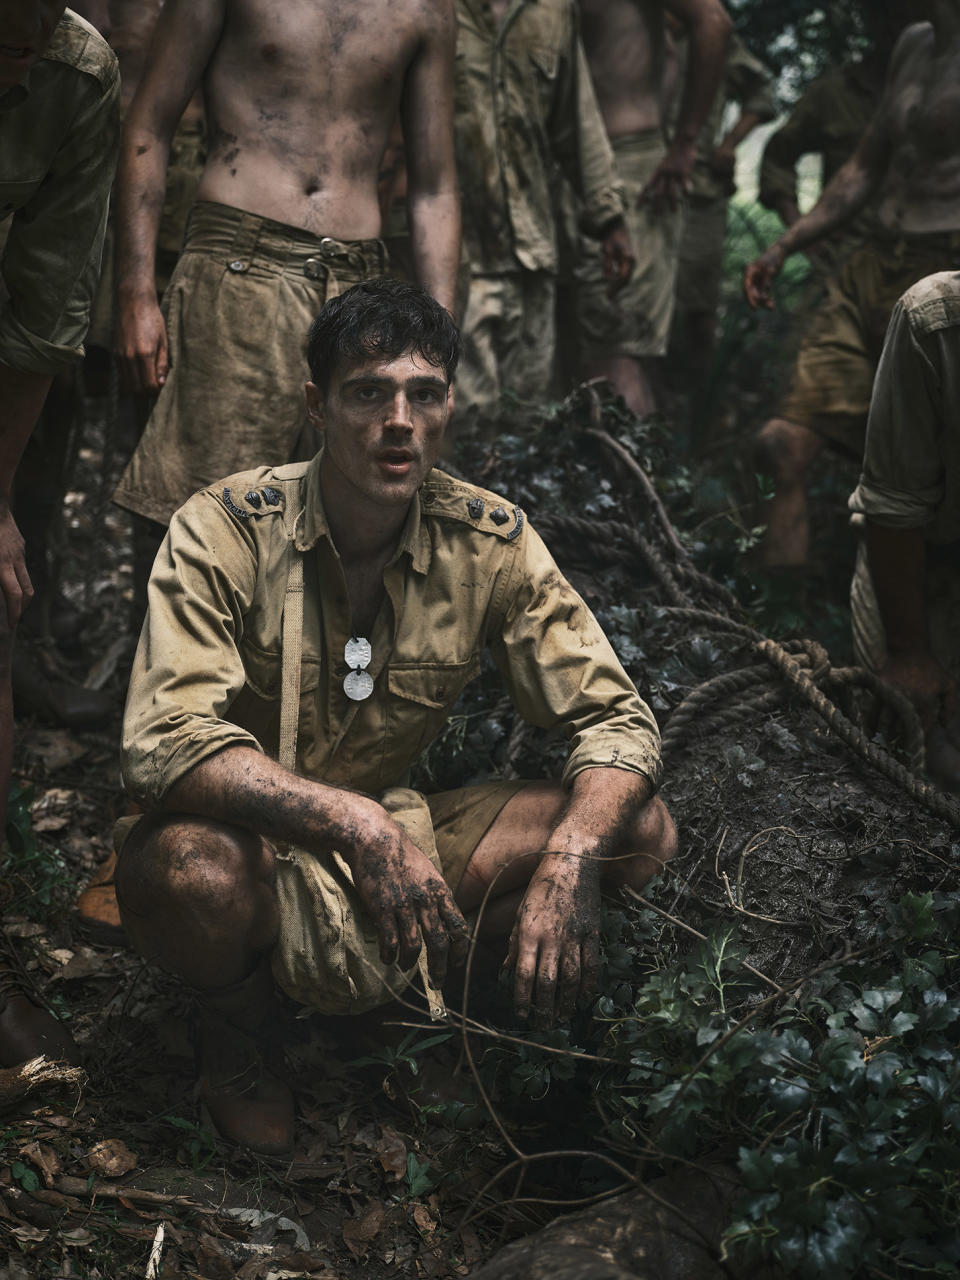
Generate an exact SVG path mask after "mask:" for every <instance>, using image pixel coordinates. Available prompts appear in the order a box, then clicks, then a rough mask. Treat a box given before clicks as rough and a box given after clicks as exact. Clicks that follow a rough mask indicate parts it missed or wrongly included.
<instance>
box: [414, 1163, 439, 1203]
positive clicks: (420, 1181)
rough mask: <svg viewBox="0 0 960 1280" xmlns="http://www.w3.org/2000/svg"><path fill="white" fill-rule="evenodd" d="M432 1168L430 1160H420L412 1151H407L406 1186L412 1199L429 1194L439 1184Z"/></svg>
mask: <svg viewBox="0 0 960 1280" xmlns="http://www.w3.org/2000/svg"><path fill="white" fill-rule="evenodd" d="M431 1169H432V1165H431V1163H430V1161H429V1160H418V1159H417V1157H416V1156H415V1155H414V1154H413V1152H412V1151H408V1152H407V1174H406V1187H407V1195H408V1196H409V1197H410V1199H411V1200H418V1199H419V1198H420V1197H421V1196H425V1195H427V1194H428V1193H429V1192H431V1191H432V1190H433V1189H434V1187H435V1186H436V1185H437V1182H436V1179H435V1178H434V1176H433V1174H432V1173H431Z"/></svg>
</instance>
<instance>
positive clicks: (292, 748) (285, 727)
mask: <svg viewBox="0 0 960 1280" xmlns="http://www.w3.org/2000/svg"><path fill="white" fill-rule="evenodd" d="M284 487H285V489H286V490H287V492H286V499H287V501H286V504H285V507H284V513H283V522H284V529H285V531H286V534H287V538H288V539H289V560H288V567H287V591H286V595H285V596H284V598H283V620H282V624H281V636H282V639H281V645H282V656H281V660H280V663H281V665H280V751H279V760H280V764H281V765H282V766H283V768H284V769H289V770H290V771H291V773H292V772H293V771H294V770H295V769H296V767H297V729H298V724H299V719H300V663H301V660H302V658H303V558H304V557H303V552H302V551H300V550H299V549H298V547H297V543H296V538H295V537H294V529H295V527H296V521H297V515H298V514H299V512H298V506H299V496H300V495H299V488H300V486H299V484H295V485H285V486H284ZM291 490H293V493H291ZM294 495H295V496H296V499H297V501H294V502H291V501H290V499H291V497H294Z"/></svg>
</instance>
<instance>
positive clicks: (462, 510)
mask: <svg viewBox="0 0 960 1280" xmlns="http://www.w3.org/2000/svg"><path fill="white" fill-rule="evenodd" d="M291 502H292V503H293V504H295V506H294V508H293V511H292V512H291V513H290V514H289V515H287V516H285V510H286V508H287V504H288V503H291ZM292 516H295V517H296V524H295V545H296V547H297V548H298V549H299V551H301V552H303V553H305V557H306V558H305V562H304V610H303V615H304V626H303V658H302V668H301V696H300V718H299V738H298V750H297V769H298V772H300V773H302V774H304V775H306V776H308V777H311V778H315V779H317V780H321V781H324V782H326V783H330V784H332V785H349V786H351V787H353V788H359V789H360V790H363V791H367V792H372V793H378V792H380V791H382V790H384V789H385V788H386V787H389V786H392V785H395V784H397V783H399V782H402V780H403V779H404V775H405V773H406V771H407V769H408V768H409V766H410V765H411V764H412V763H413V761H414V760H415V759H416V758H417V756H418V754H419V753H420V751H421V750H422V749H423V748H424V747H426V746H427V744H428V743H430V742H431V741H432V740H433V739H434V738H435V737H436V736H437V734H438V733H439V732H440V730H441V729H442V728H443V726H444V724H445V723H446V721H447V719H448V717H449V716H450V713H451V710H452V709H453V705H454V703H455V702H456V700H457V698H458V696H459V694H460V692H461V690H462V689H463V688H464V686H465V685H466V684H467V683H468V682H469V681H470V680H471V679H473V677H474V676H476V675H477V674H478V673H479V671H480V664H481V657H482V654H483V652H484V650H487V651H488V652H489V653H490V654H491V656H492V657H493V660H494V661H495V662H496V664H497V666H498V667H499V668H500V670H501V672H502V673H503V676H504V678H505V680H506V683H507V686H508V689H509V692H510V695H511V697H512V698H513V701H514V703H515V705H516V707H517V709H518V711H519V713H520V714H521V715H522V716H523V718H524V719H525V720H528V721H530V722H532V723H533V724H536V725H540V726H542V727H544V728H553V727H558V728H560V729H562V730H563V732H564V733H565V734H566V735H567V737H568V739H569V742H570V754H569V757H568V760H567V764H566V768H565V771H564V782H565V783H569V782H570V781H571V779H572V778H573V777H575V776H576V774H578V773H580V772H581V771H582V770H583V769H589V768H591V767H594V766H614V767H616V768H619V769H627V770H629V771H631V772H635V773H641V774H644V775H645V776H646V777H648V778H649V779H650V780H651V782H653V783H654V785H656V783H657V781H658V779H659V774H660V756H659V735H658V732H657V726H656V723H655V721H654V719H653V716H652V714H651V713H650V711H649V709H648V708H647V706H646V705H645V704H644V702H643V701H642V700H641V698H640V696H639V695H638V693H637V691H636V689H635V688H634V686H633V684H632V683H631V681H630V679H629V677H628V676H627V675H626V673H625V672H624V670H623V668H622V667H621V666H620V663H619V662H618V661H617V658H616V655H615V654H614V652H613V650H612V648H611V646H610V643H609V641H608V640H607V639H606V637H605V636H604V634H603V632H602V631H601V629H600V627H599V624H598V623H597V622H596V620H595V618H594V617H593V615H592V614H591V613H590V611H589V609H588V608H587V607H586V605H585V604H584V603H583V601H582V600H581V599H580V597H579V596H578V595H577V594H576V592H575V591H574V590H573V589H572V588H571V587H570V585H569V584H568V583H567V582H566V580H565V579H564V578H563V577H562V575H561V574H560V572H559V570H558V569H557V566H556V564H555V563H554V561H553V559H552V558H551V556H550V555H549V553H548V552H547V550H546V548H545V547H544V545H543V543H542V542H541V541H540V538H539V537H538V536H537V534H536V533H535V532H534V531H533V530H532V529H531V528H530V527H529V525H528V524H527V522H526V521H525V519H524V516H523V514H522V512H521V511H520V510H519V508H517V507H514V506H512V505H511V504H510V503H508V502H507V501H506V500H504V499H503V498H500V497H498V496H497V495H496V494H492V493H489V492H487V491H486V490H484V489H478V488H476V487H474V486H473V485H468V484H464V483H462V482H460V481H458V480H454V479H453V478H452V477H450V476H448V475H445V474H444V473H443V472H440V471H433V472H431V473H430V475H429V476H428V477H427V480H426V482H425V483H424V485H423V486H422V488H421V490H420V492H419V495H418V498H417V499H416V500H415V501H414V502H413V504H412V505H411V509H410V514H409V516H408V519H407V522H406V525H405V527H404V529H403V532H402V536H401V541H400V545H399V548H398V551H397V553H396V555H395V556H394V558H393V559H392V560H391V562H390V564H389V565H388V566H387V568H386V570H385V572H384V585H385V587H386V593H387V598H386V600H385V603H384V606H383V607H382V608H381V610H380V615H379V617H378V619H377V622H376V625H375V627H374V630H373V634H372V635H371V636H370V637H369V640H370V643H371V646H372V650H373V658H372V661H371V663H370V667H369V670H370V674H371V676H372V677H373V679H374V682H375V683H374V691H373V693H372V695H371V696H370V697H369V698H367V699H366V700H365V701H363V702H351V701H350V700H349V699H348V698H347V696H346V694H345V693H344V691H343V679H344V676H345V675H346V674H347V668H346V666H345V664H344V645H345V643H346V641H347V640H348V639H349V637H350V618H349V610H348V602H347V592H346V585H345V581H344V577H343V573H342V570H341V566H340V560H339V557H338V555H337V552H336V549H335V548H334V546H333V543H332V541H331V539H330V534H329V531H328V528H327V525H326V521H325V518H324V513H323V507H322V503H321V499H320V469H319V457H318V458H315V459H314V460H313V462H311V463H309V464H308V463H290V464H287V465H286V466H282V467H277V468H272V469H271V468H260V469H259V470H256V471H250V472H246V473H243V474H242V475H240V476H234V477H231V478H230V479H228V480H225V481H223V482H221V483H219V484H218V485H216V486H213V487H211V488H209V489H205V490H202V491H201V492H200V493H198V494H196V495H195V496H194V497H193V498H191V499H190V501H189V502H188V503H186V505H185V506H183V507H181V508H180V510H179V511H178V512H177V513H176V515H175V516H174V517H173V520H172V521H171V523H170V530H169V533H168V535H167V538H166V540H165V542H164V544H163V546H162V548H161V550H160V553H159V556H158V558H157V562H156V565H155V566H154V570H153V575H152V577H151V579H150V588H149V609H148V613H147V619H146V622H145V624H144V628H143V633H142V635H141V637H140V645H139V648H138V650H137V656H136V660H135V662H134V667H133V673H132V676H131V680H130V691H129V695H128V698H127V707H126V713H125V717H124V726H123V755H122V766H123V776H124V780H125V782H126V785H127V787H128V789H129V790H130V792H131V793H132V794H133V795H134V796H135V797H136V798H137V800H138V801H140V802H141V803H143V804H145V805H146V806H148V807H149V806H156V805H157V804H159V802H160V801H161V799H162V797H163V796H164V794H165V793H166V791H167V790H168V788H169V787H170V786H171V785H172V784H173V783H174V782H176V781H177V779H178V778H180V777H182V776H183V775H184V774H185V773H186V772H187V771H188V770H190V769H192V768H193V767H194V765H196V764H199V762H200V761H201V760H205V759H206V758H207V757H209V756H211V755H213V754H214V753H215V752H217V751H221V750H223V748H225V747H232V746H247V747H254V748H257V749H260V750H263V751H265V752H267V753H268V754H269V755H270V756H272V757H273V758H276V757H277V754H278V731H279V718H280V694H281V654H282V645H281V616H282V611H283V603H284V595H285V590H286V582H287V573H288V565H289V561H290V549H289V548H290V542H289V539H288V536H287V534H286V532H285V528H286V526H287V524H288V523H289V524H290V526H291V528H293V521H292V519H291V517H292Z"/></svg>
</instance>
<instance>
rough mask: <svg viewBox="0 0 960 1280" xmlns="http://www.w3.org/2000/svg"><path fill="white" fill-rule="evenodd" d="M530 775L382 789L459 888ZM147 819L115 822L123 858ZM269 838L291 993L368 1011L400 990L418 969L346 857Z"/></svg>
mask: <svg viewBox="0 0 960 1280" xmlns="http://www.w3.org/2000/svg"><path fill="white" fill-rule="evenodd" d="M529 785H531V784H530V783H528V782H523V781H512V782H489V783H483V784H481V785H479V786H473V787H460V788H458V789H457V790H455V791H444V792H440V793H439V794H437V795H433V796H423V795H421V794H420V793H419V792H416V791H411V790H409V789H406V788H392V789H391V790H390V791H388V792H387V793H385V795H384V796H383V797H381V798H382V801H383V803H384V805H385V806H386V808H387V811H388V812H389V813H390V814H391V816H392V817H393V819H394V821H396V822H397V823H398V824H399V825H400V826H401V827H402V828H403V829H404V831H405V832H406V833H407V836H408V837H409V838H410V839H411V840H413V842H414V843H415V844H416V845H417V846H418V847H419V848H420V850H421V852H422V853H424V854H425V855H426V856H427V857H429V858H430V860H431V861H432V862H433V863H434V864H435V865H439V868H440V870H441V872H442V874H443V876H444V879H445V880H446V881H447V883H448V884H449V886H450V888H451V889H453V890H454V891H456V888H457V886H458V885H459V883H460V880H461V879H462V877H463V873H464V870H465V868H466V866H467V863H468V862H469V861H470V859H471V857H472V856H473V853H474V850H475V849H476V848H477V845H478V844H479V843H480V841H481V840H482V839H483V837H484V835H485V834H486V832H487V830H488V829H489V828H490V826H491V824H492V823H493V822H494V820H495V819H496V818H497V816H498V815H499V813H500V812H501V810H502V809H503V808H504V806H505V805H506V804H507V802H508V801H509V800H510V799H512V797H513V796H515V795H516V794H517V793H518V792H519V791H522V790H523V789H524V787H527V786H529ZM143 821H144V819H143V817H142V816H139V817H127V818H121V819H120V820H119V821H118V822H117V824H116V826H115V827H114V848H115V849H116V851H117V856H118V859H119V860H120V861H121V862H122V860H123V856H124V848H125V847H127V845H128V842H129V840H130V837H131V835H132V834H133V832H134V831H135V830H136V829H137V827H138V825H139V824H140V823H141V822H143ZM431 827H432V830H431ZM144 830H147V829H146V828H145V829H144ZM268 843H269V842H268ZM270 847H271V848H272V849H273V852H274V854H275V855H276V861H275V867H276V885H275V890H276V897H277V905H278V911H279V921H280V924H279V934H278V937H277V941H276V944H275V947H274V951H273V956H272V968H273V975H274V978H275V979H276V981H277V983H278V985H279V986H280V987H281V988H282V989H283V990H284V991H285V992H286V993H287V995H289V996H290V997H291V998H292V999H294V1000H297V1001H299V1002H300V1003H301V1004H304V1005H307V1006H309V1007H311V1008H314V1009H319V1010H320V1011H322V1012H326V1013H360V1012H363V1011H364V1010H365V1009H368V1008H374V1007H376V1005H378V1004H382V1003H384V1002H385V1001H386V1000H387V999H389V998H390V996H391V994H397V993H398V992H399V991H400V990H402V988H403V986H404V985H405V983H406V981H408V980H410V978H412V976H413V974H412V972H411V973H410V974H408V975H407V977H406V978H403V977H401V975H400V972H399V970H393V969H392V968H391V967H385V966H383V965H382V964H381V963H379V961H378V958H377V952H378V949H379V948H378V945H377V938H376V931H375V929H374V928H373V923H372V921H371V919H370V918H369V916H367V914H366V912H365V911H364V910H363V908H362V906H361V904H360V900H359V897H358V895H357V893H356V890H355V888H354V887H353V883H352V877H351V876H350V875H349V872H348V871H345V869H344V867H343V866H341V865H340V860H339V858H337V857H336V856H335V855H334V856H332V857H330V858H326V859H323V860H319V859H316V858H315V857H313V856H312V855H310V854H304V853H303V852H302V851H299V850H286V849H285V850H278V849H276V848H274V847H273V846H272V845H271V846H270Z"/></svg>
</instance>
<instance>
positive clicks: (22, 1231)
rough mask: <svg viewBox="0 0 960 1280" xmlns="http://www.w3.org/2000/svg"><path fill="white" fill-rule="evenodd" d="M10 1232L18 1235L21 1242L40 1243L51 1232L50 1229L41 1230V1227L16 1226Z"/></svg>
mask: <svg viewBox="0 0 960 1280" xmlns="http://www.w3.org/2000/svg"><path fill="white" fill-rule="evenodd" d="M10 1234H11V1235H12V1236H16V1237H17V1239H18V1240H19V1241H20V1243H21V1244H39V1243H40V1241H41V1240H46V1238H47V1236H48V1235H49V1234H50V1232H49V1231H46V1230H44V1231H41V1230H40V1228H39V1227H27V1226H23V1227H14V1228H13V1229H12V1230H11V1232H10Z"/></svg>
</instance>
